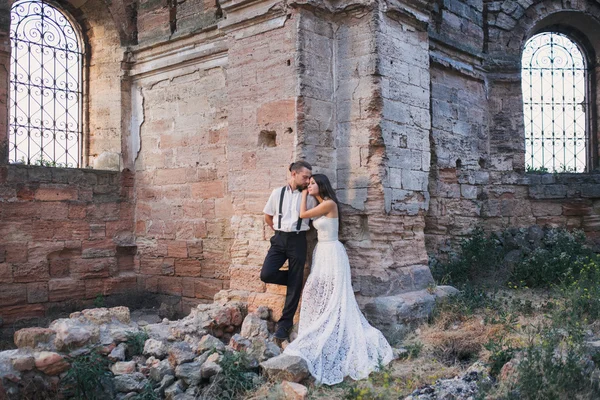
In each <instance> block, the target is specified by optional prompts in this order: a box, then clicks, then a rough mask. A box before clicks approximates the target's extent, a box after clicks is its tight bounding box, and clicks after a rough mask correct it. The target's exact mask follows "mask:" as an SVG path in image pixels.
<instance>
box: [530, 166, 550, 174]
mask: <svg viewBox="0 0 600 400" xmlns="http://www.w3.org/2000/svg"><path fill="white" fill-rule="evenodd" d="M525 171H526V172H528V173H530V174H547V173H548V172H549V171H548V168H546V167H534V166H532V165H529V164H527V167H526V168H525Z"/></svg>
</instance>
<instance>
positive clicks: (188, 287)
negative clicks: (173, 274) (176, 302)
mask: <svg viewBox="0 0 600 400" xmlns="http://www.w3.org/2000/svg"><path fill="white" fill-rule="evenodd" d="M195 293H196V292H195V280H194V279H184V280H183V281H182V286H181V295H182V296H183V297H194V296H195Z"/></svg>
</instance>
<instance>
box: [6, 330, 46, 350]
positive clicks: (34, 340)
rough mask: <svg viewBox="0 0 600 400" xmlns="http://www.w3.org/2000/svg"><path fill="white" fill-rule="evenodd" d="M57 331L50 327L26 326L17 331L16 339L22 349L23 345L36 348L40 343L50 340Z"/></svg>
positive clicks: (16, 343)
mask: <svg viewBox="0 0 600 400" xmlns="http://www.w3.org/2000/svg"><path fill="white" fill-rule="evenodd" d="M55 333H56V332H54V330H53V329H49V328H24V329H19V330H18V331H16V332H15V334H14V341H15V345H17V347H18V348H20V349H21V348H23V347H31V348H36V347H37V346H38V344H40V343H48V342H50V340H51V338H52V336H53V335H54V334H55Z"/></svg>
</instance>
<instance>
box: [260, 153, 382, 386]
mask: <svg viewBox="0 0 600 400" xmlns="http://www.w3.org/2000/svg"><path fill="white" fill-rule="evenodd" d="M311 171H312V167H311V165H310V164H309V163H307V162H305V161H297V162H295V163H292V165H291V166H290V173H291V176H290V178H289V180H288V184H287V185H286V186H284V187H282V188H277V189H275V190H273V192H272V193H271V197H270V198H269V200H268V202H267V205H266V206H265V208H264V210H263V212H264V214H265V221H266V223H267V224H268V225H269V226H270V227H271V228H272V229H273V230H274V231H275V234H274V235H273V237H272V238H271V247H270V249H269V252H268V253H267V256H266V258H265V261H264V264H263V267H262V270H261V274H260V279H261V280H262V281H263V282H265V283H273V284H278V285H284V286H287V294H286V298H285V305H284V307H283V313H282V316H281V318H280V319H279V322H278V323H277V329H276V331H275V334H274V337H275V338H277V339H279V340H285V339H287V338H288V336H289V332H290V330H291V328H292V326H293V318H294V314H295V313H296V309H297V308H298V302H299V300H300V295H301V294H302V306H301V308H300V321H299V326H298V336H297V338H296V339H295V340H294V341H293V342H292V343H290V344H289V345H288V346H287V347H286V348H285V350H284V354H289V355H294V356H299V357H301V358H303V359H304V360H305V361H306V363H307V365H308V369H309V371H310V373H311V375H312V376H314V377H315V379H316V380H317V381H318V382H320V383H324V384H328V385H333V384H336V383H339V382H341V381H342V380H343V379H344V377H345V376H350V377H351V378H352V379H363V378H366V377H367V376H368V375H369V373H371V372H372V371H374V370H376V369H378V367H379V366H380V365H382V364H383V365H385V364H387V363H389V362H390V361H391V360H392V358H393V353H392V348H391V347H390V345H389V343H388V342H387V340H386V339H385V338H384V336H383V335H382V334H381V332H379V331H378V330H377V329H375V328H373V327H372V326H371V325H369V323H368V322H367V320H366V319H365V317H364V316H363V314H362V313H361V311H360V309H359V308H358V304H357V302H356V299H355V297H354V291H353V290H352V283H351V276H350V263H349V262H348V256H347V254H346V250H345V249H344V245H343V244H342V243H340V242H339V241H338V229H339V222H340V215H339V213H340V210H339V202H338V200H337V197H336V194H335V191H334V190H333V188H332V187H331V184H330V182H329V179H327V177H326V176H325V175H322V174H315V175H311ZM309 220H312V221H313V226H314V227H315V228H316V229H317V234H318V243H317V246H316V247H315V250H314V252H313V258H312V266H311V271H310V275H309V277H308V280H307V281H306V285H305V286H304V290H302V282H303V273H304V264H305V261H306V231H307V230H308V229H309V224H308V222H309ZM285 261H288V270H281V267H282V266H283V264H284V263H285Z"/></svg>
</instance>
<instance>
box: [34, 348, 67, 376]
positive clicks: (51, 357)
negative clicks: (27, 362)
mask: <svg viewBox="0 0 600 400" xmlns="http://www.w3.org/2000/svg"><path fill="white" fill-rule="evenodd" d="M35 367H36V368H37V369H39V370H40V371H42V372H43V373H45V374H46V375H58V374H60V373H61V372H64V371H66V370H67V369H68V368H69V363H68V362H67V361H66V360H65V359H64V358H63V356H61V355H60V354H58V353H54V352H50V351H42V352H39V353H37V354H36V355H35Z"/></svg>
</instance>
